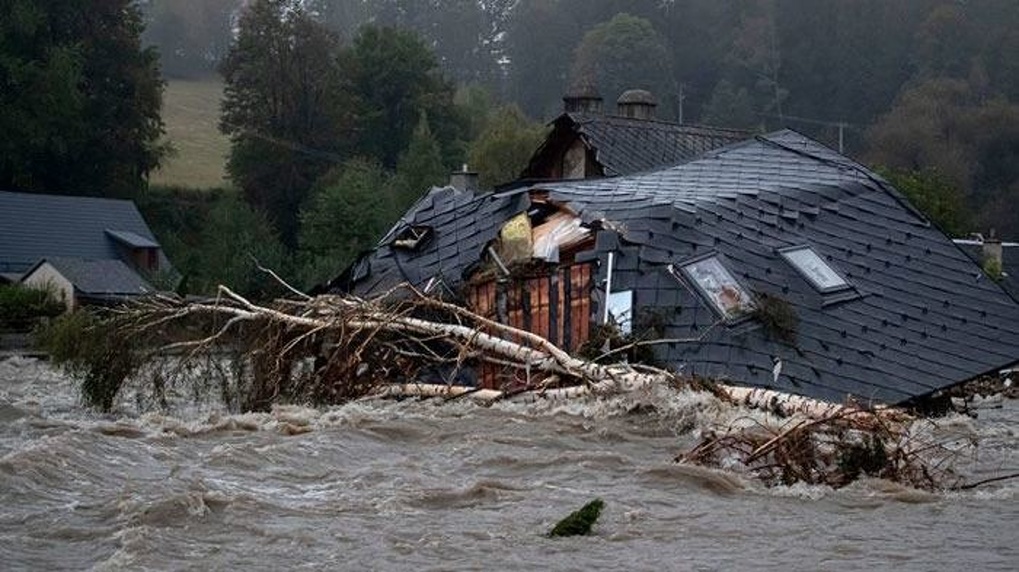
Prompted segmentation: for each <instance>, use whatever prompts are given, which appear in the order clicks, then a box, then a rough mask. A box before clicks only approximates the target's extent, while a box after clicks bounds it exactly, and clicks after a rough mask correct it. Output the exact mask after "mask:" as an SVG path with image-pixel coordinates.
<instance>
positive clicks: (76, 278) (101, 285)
mask: <svg viewBox="0 0 1019 572" xmlns="http://www.w3.org/2000/svg"><path fill="white" fill-rule="evenodd" d="M46 262H48V263H49V264H50V265H52V266H53V267H54V268H56V269H57V271H58V272H60V274H61V275H62V276H63V277H64V278H67V279H68V280H69V281H70V282H71V283H72V284H74V288H75V290H76V291H77V292H78V293H80V294H82V295H85V296H93V297H103V296H131V295H138V294H143V293H146V292H154V291H155V288H153V287H152V285H151V284H149V283H148V282H146V281H145V280H144V279H143V278H142V277H141V276H139V275H138V273H137V272H135V271H134V270H132V269H131V268H130V267H128V265H126V264H124V263H123V262H121V261H120V260H109V259H103V260H84V259H81V258H62V257H57V256H53V257H47V258H45V259H43V260H41V261H39V263H38V264H36V265H35V266H33V267H32V269H30V270H29V271H28V272H27V273H26V275H27V274H28V273H31V272H32V271H34V270H35V269H36V268H38V267H39V266H41V265H42V264H43V263H46Z"/></svg>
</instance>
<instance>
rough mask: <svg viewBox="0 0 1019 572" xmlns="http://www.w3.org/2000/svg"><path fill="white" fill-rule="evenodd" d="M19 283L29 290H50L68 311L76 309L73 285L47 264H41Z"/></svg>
mask: <svg viewBox="0 0 1019 572" xmlns="http://www.w3.org/2000/svg"><path fill="white" fill-rule="evenodd" d="M21 283H22V284H24V285H25V286H28V287H30V288H38V289H40V290H46V289H51V290H52V291H53V292H54V294H55V295H56V297H57V299H58V300H60V301H61V302H63V304H64V305H65V306H66V307H67V310H68V311H73V310H74V309H75V308H76V307H77V300H75V297H74V284H72V283H71V282H70V281H69V280H68V279H67V278H64V276H63V275H62V274H60V272H59V271H58V270H57V269H56V268H54V267H53V266H52V265H51V264H50V263H49V262H43V263H42V264H41V265H39V267H38V268H36V269H35V270H33V271H32V272H31V273H30V274H29V275H28V276H25V277H24V278H22V279H21Z"/></svg>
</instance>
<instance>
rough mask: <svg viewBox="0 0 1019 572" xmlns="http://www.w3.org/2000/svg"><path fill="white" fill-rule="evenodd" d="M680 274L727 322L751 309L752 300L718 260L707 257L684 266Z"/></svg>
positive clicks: (716, 257) (752, 307) (713, 257)
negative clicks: (683, 275)
mask: <svg viewBox="0 0 1019 572" xmlns="http://www.w3.org/2000/svg"><path fill="white" fill-rule="evenodd" d="M682 269H683V274H685V275H686V277H687V278H688V279H689V280H690V281H691V282H693V283H694V284H695V285H696V286H697V289H698V290H699V291H700V293H701V295H703V296H704V298H705V299H707V300H708V301H709V302H710V303H711V305H712V306H713V307H714V308H715V310H716V311H717V312H718V313H719V314H721V315H722V317H724V318H725V319H726V320H730V321H732V320H737V319H739V318H741V317H743V316H744V315H746V314H747V313H749V312H750V311H751V310H753V309H754V301H753V297H751V295H750V292H749V291H748V290H747V289H746V288H744V287H743V286H742V285H741V284H740V283H739V282H737V281H736V278H735V277H734V276H733V275H732V274H731V273H730V272H729V270H727V269H726V268H725V266H724V265H723V264H722V261H721V260H720V259H719V258H718V256H715V255H710V256H707V257H705V258H701V259H699V260H695V261H693V262H690V263H687V264H684V265H683V266H682Z"/></svg>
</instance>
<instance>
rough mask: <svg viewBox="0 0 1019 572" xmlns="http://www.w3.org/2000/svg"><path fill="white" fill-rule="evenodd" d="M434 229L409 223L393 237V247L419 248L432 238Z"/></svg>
mask: <svg viewBox="0 0 1019 572" xmlns="http://www.w3.org/2000/svg"><path fill="white" fill-rule="evenodd" d="M434 235H435V230H434V229H433V228H432V227H430V226H424V225H411V226H408V227H407V228H405V229H403V230H401V231H400V232H399V233H398V234H397V235H396V238H394V239H393V247H394V248H402V249H404V250H419V249H421V247H423V246H424V245H425V244H427V243H428V241H430V240H431V239H432V236H434Z"/></svg>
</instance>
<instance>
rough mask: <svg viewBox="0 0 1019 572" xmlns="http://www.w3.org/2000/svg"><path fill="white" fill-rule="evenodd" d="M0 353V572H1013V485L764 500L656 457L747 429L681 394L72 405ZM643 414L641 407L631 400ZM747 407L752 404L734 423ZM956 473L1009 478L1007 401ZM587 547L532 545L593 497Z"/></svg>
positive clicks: (1015, 417)
mask: <svg viewBox="0 0 1019 572" xmlns="http://www.w3.org/2000/svg"><path fill="white" fill-rule="evenodd" d="M76 400H77V397H76V392H75V390H74V386H73V384H72V383H71V382H70V381H69V380H67V379H66V378H64V377H62V376H61V375H59V374H57V373H55V372H53V371H52V370H50V369H49V368H47V367H46V366H45V365H44V364H42V363H40V362H36V361H34V360H29V359H23V358H12V359H8V360H6V361H3V362H0V563H2V564H0V567H2V568H3V569H4V570H19V569H34V570H58V569H74V570H79V569H98V570H121V569H153V570H181V569H185V570H186V569H196V570H205V569H323V570H341V569H342V570H416V571H420V570H467V569H475V570H478V569H484V570H542V569H544V570H591V569H605V570H740V569H755V570H759V569H788V570H840V571H842V570H885V569H890V568H892V567H894V568H895V569H897V570H963V569H965V570H972V571H977V570H995V569H998V570H1014V569H1016V567H1017V565H1019V503H1017V499H1016V496H1017V491H1019V485H1017V484H1016V481H1005V482H1003V483H1001V484H999V485H998V486H995V485H989V486H987V487H982V488H978V489H975V490H972V491H967V492H959V493H942V494H931V493H926V492H920V491H916V490H911V489H906V488H903V487H900V486H897V485H894V484H891V483H888V482H883V481H878V480H870V481H864V482H859V483H857V484H855V485H853V486H851V487H848V488H846V489H842V490H838V491H833V490H830V489H827V488H824V487H807V486H794V487H788V488H777V489H765V488H763V487H761V486H760V485H758V484H757V483H755V482H752V481H749V480H746V479H744V478H742V477H739V476H736V475H735V474H730V473H725V472H721V471H713V470H706V469H700V468H692V467H684V466H678V465H675V464H673V463H671V462H670V460H671V459H672V458H673V457H674V456H675V455H676V454H677V453H679V452H681V451H683V450H684V448H686V447H689V446H690V445H691V444H692V443H694V442H695V441H696V437H697V435H698V432H699V431H700V430H701V429H703V428H705V427H707V426H709V425H711V424H712V423H717V422H720V421H721V422H724V421H728V420H731V419H734V418H737V417H740V416H745V415H748V413H747V412H746V411H741V410H738V409H735V408H731V407H727V406H721V405H719V404H718V403H716V402H714V401H713V400H711V399H709V398H706V397H703V396H698V395H695V394H689V393H684V392H675V391H669V392H664V391H663V392H661V393H658V394H656V395H635V396H628V397H620V398H614V399H610V400H601V401H578V402H571V403H561V404H517V403H505V404H501V405H497V406H494V407H491V408H483V407H478V406H475V405H472V404H470V403H468V402H466V401H465V402H454V403H450V404H446V405H443V406H437V405H435V404H434V403H431V402H417V401H414V402H411V401H406V402H400V403H396V402H387V403H369V404H364V403H361V404H352V405H348V406H344V407H336V408H329V409H308V408H300V407H284V408H279V409H277V410H275V411H274V412H273V413H271V414H248V415H227V414H225V413H222V412H217V411H216V410H215V408H214V407H212V406H209V405H196V404H194V403H189V401H188V399H187V398H185V397H181V398H180V400H179V401H178V405H177V407H176V409H175V410H174V412H173V414H172V415H171V414H166V413H162V414H156V413H141V412H138V411H135V410H134V409H133V405H132V404H133V403H134V402H135V401H134V399H132V397H131V395H130V392H125V396H124V403H122V404H121V410H120V412H119V413H118V414H117V415H115V416H110V417H100V416H96V415H93V414H91V413H89V412H87V411H85V410H83V409H81V408H80V407H79V406H78V404H77V401H76ZM650 404H654V407H649V405H650ZM749 415H759V414H749ZM939 423H940V424H941V425H942V429H943V430H946V431H952V432H955V433H956V434H957V435H963V436H965V437H966V438H970V439H974V440H977V442H978V443H979V445H978V446H977V448H976V449H975V450H976V453H975V454H974V453H972V452H970V453H969V454H968V456H967V458H966V460H965V462H964V463H963V464H964V465H965V466H966V470H967V471H968V472H969V473H970V476H972V477H974V478H979V477H981V476H987V475H993V474H998V473H1005V472H1009V471H1015V470H1017V467H1019V443H1017V438H1016V430H1017V425H1019V403H1017V402H1004V403H1003V404H1002V406H1001V407H1000V408H987V409H983V410H981V411H980V415H979V417H978V419H976V420H972V419H970V418H968V417H962V416H956V417H952V418H948V419H945V420H942V421H940V422H939ZM596 496H597V497H601V498H603V499H604V500H605V502H606V509H605V511H604V513H603V514H602V518H601V519H600V520H599V523H598V525H597V527H596V534H595V535H594V536H592V537H581V538H570V539H557V540H551V539H548V538H545V537H544V536H543V533H544V532H546V531H547V530H548V529H549V528H550V527H551V526H552V525H553V524H554V523H555V522H556V521H557V520H558V519H559V518H561V517H563V516H564V515H565V514H567V513H569V512H570V511H572V510H574V509H576V508H578V507H580V506H581V505H582V504H584V503H585V502H587V501H589V500H590V499H592V498H593V497H596Z"/></svg>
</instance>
